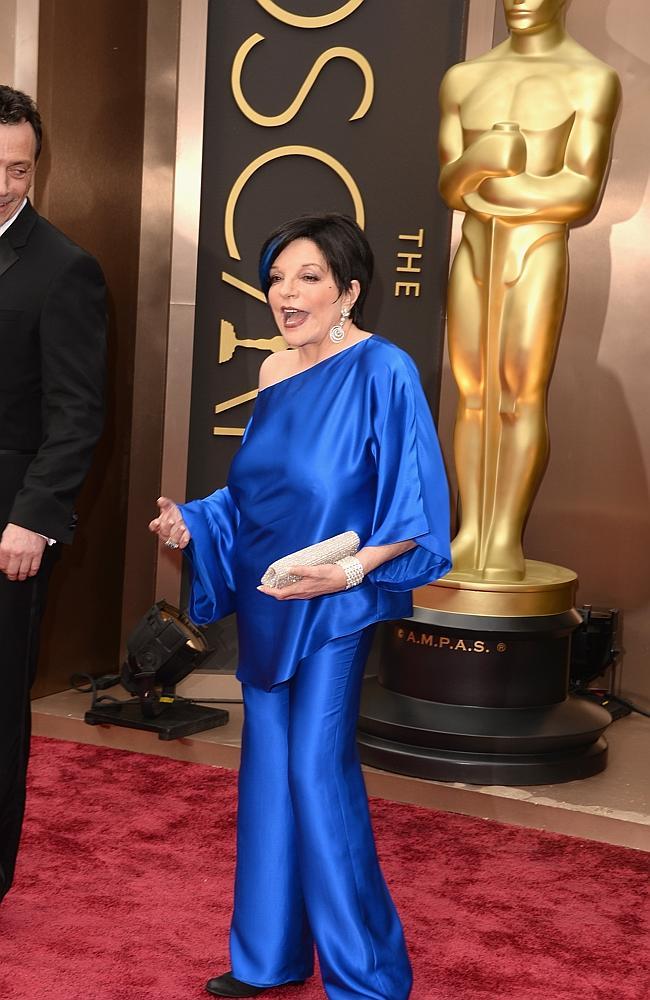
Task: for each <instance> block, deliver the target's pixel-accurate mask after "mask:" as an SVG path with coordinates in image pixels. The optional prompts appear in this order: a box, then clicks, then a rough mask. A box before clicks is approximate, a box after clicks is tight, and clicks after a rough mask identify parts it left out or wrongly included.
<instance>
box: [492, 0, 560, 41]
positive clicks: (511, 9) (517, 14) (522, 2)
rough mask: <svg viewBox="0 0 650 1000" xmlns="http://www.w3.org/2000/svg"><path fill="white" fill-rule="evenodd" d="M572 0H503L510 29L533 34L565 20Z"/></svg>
mask: <svg viewBox="0 0 650 1000" xmlns="http://www.w3.org/2000/svg"><path fill="white" fill-rule="evenodd" d="M568 3H570V0H503V8H504V10H505V14H506V21H507V22H508V27H509V29H510V31H513V32H516V33H517V34H522V35H524V34H532V33H534V32H537V31H539V30H540V29H541V28H545V27H546V26H547V25H551V24H554V23H557V22H558V21H559V22H560V23H563V22H564V16H565V14H566V8H567V6H568Z"/></svg>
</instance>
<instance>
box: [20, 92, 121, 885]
mask: <svg viewBox="0 0 650 1000" xmlns="http://www.w3.org/2000/svg"><path fill="white" fill-rule="evenodd" d="M41 135H42V129H41V121H40V117H39V114H38V110H37V109H36V106H35V105H34V103H33V102H32V100H31V99H30V98H29V97H27V96H26V95H25V94H22V93H20V92H19V91H16V90H13V89H12V88H10V87H4V86H0V532H1V536H0V898H2V896H3V895H4V894H5V893H6V892H7V891H8V889H9V887H10V886H11V883H12V880H13V874H14V867H15V861H16V855H17V852H18V844H19V840H20V831H21V826H22V819H23V812H24V806H25V779H26V772H27V761H28V757H29V740H30V707H29V691H30V687H31V685H32V683H33V680H34V675H35V672H36V657H37V651H38V632H39V626H40V621H41V617H42V613H43V607H44V601H45V593H46V589H47V583H48V579H49V575H50V570H51V567H52V563H53V562H54V559H55V558H56V552H57V548H58V543H66V542H70V541H72V535H73V528H74V506H73V505H74V501H75V497H76V495H77V493H78V491H79V488H80V487H81V484H82V482H83V479H84V476H85V475H86V472H87V471H88V467H89V465H90V460H91V455H92V449H93V446H94V444H95V442H96V441H97V438H98V437H99V434H100V431H101V426H102V415H103V378H104V353H105V327H106V310H105V287H104V279H103V276H102V272H101V269H100V267H99V265H98V264H97V262H96V261H95V260H94V259H93V258H92V257H91V256H89V254H87V253H86V252H85V251H84V250H81V249H80V248H79V247H78V246H76V245H75V244H74V243H72V242H71V241H70V240H69V239H67V237H65V236H64V235H63V233H61V232H59V230H58V229H55V228H54V226H51V225H50V224H49V223H48V222H46V221H45V219H43V218H41V217H40V216H39V215H38V214H37V213H36V212H35V211H34V209H33V208H32V206H31V204H30V202H29V201H28V200H27V192H28V191H29V188H30V185H31V182H32V179H33V176H34V171H35V169H36V162H37V160H38V155H39V152H40V146H41ZM64 612H65V613H66V614H69V615H70V620H71V622H72V621H73V620H74V608H67V609H64Z"/></svg>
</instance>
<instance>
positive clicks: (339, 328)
mask: <svg viewBox="0 0 650 1000" xmlns="http://www.w3.org/2000/svg"><path fill="white" fill-rule="evenodd" d="M349 318H350V310H349V309H348V307H347V306H344V307H343V308H342V309H341V318H340V320H339V321H338V323H337V324H336V326H333V327H332V329H331V330H330V340H331V341H332V343H333V344H340V343H341V341H342V340H345V329H344V327H343V324H344V323H345V321H346V320H347V319H349Z"/></svg>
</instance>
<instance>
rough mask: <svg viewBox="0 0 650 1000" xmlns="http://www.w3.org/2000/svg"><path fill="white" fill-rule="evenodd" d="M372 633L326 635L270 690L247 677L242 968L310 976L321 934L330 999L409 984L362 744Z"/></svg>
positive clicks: (239, 904)
mask: <svg viewBox="0 0 650 1000" xmlns="http://www.w3.org/2000/svg"><path fill="white" fill-rule="evenodd" d="M373 632H374V629H373V627H372V626H371V627H369V628H367V629H364V630H362V631H360V632H356V633H354V634H353V635H351V636H346V637H344V638H340V639H335V640H333V641H332V642H329V643H327V644H326V645H325V646H324V647H323V648H322V649H321V650H319V651H318V652H317V653H314V654H313V655H312V656H309V657H307V658H306V659H305V660H303V661H302V662H301V663H300V665H299V667H298V670H297V671H296V673H295V675H294V677H293V678H292V679H291V680H290V681H288V682H287V683H285V684H282V685H281V686H279V687H276V688H274V689H273V690H272V691H263V690H260V689H259V688H254V687H251V686H250V685H248V684H245V685H244V703H245V713H246V714H245V723H244V733H243V747H242V763H241V771H240V779H239V815H238V830H237V876H236V881H235V910H234V916H233V922H232V930H231V938H230V947H231V958H232V969H233V973H234V975H235V976H236V977H237V978H238V979H241V980H243V981H244V982H247V983H252V984H254V985H258V986H270V985H275V984H279V983H283V982H287V981H290V980H296V979H305V978H307V977H308V976H309V975H310V974H311V973H312V970H313V943H314V942H315V944H316V948H317V950H318V956H319V962H320V966H321V972H322V976H323V982H324V985H325V990H326V993H327V996H328V997H330V1000H353V998H354V1000H362V998H363V1000H406V998H407V997H408V995H409V993H410V990H411V968H410V965H409V960H408V957H407V953H406V947H405V943H404V935H403V933H402V926H401V924H400V921H399V918H398V916H397V913H396V911H395V907H394V905H393V902H392V900H391V898H390V895H389V892H388V889H387V887H386V883H385V882H384V878H383V876H382V873H381V870H380V868H379V863H378V860H377V853H376V850H375V844H374V839H373V834H372V829H371V826H370V816H369V813H368V800H367V796H366V790H365V786H364V783H363V778H362V775H361V767H360V764H359V757H358V753H357V749H356V739H355V734H356V725H357V716H358V711H359V698H360V692H361V681H362V678H363V668H364V664H365V661H366V658H367V654H368V650H369V647H370V642H371V640H372V633H373ZM312 939H313V940H312Z"/></svg>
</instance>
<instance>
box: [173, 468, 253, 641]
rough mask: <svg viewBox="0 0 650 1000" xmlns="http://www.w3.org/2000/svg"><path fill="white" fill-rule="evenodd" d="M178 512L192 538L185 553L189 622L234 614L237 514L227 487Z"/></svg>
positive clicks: (211, 619)
mask: <svg viewBox="0 0 650 1000" xmlns="http://www.w3.org/2000/svg"><path fill="white" fill-rule="evenodd" d="M179 509H180V512H181V515H182V517H183V520H184V521H185V524H186V525H187V528H188V530H189V532H190V535H191V536H192V540H191V542H190V544H189V545H188V546H187V548H186V549H185V555H186V557H187V559H188V561H189V563H190V565H191V567H192V586H191V592H190V605H189V611H190V618H191V619H192V621H194V622H196V623H197V624H198V625H206V624H207V623H208V622H214V621H216V620H217V619H218V618H223V617H224V616H225V615H229V614H231V613H232V612H233V611H234V610H235V582H234V575H233V558H234V550H235V540H236V537H237V528H238V526H239V511H238V510H237V507H236V506H235V503H234V501H233V498H232V496H231V493H230V490H229V489H228V487H227V486H225V487H224V488H223V489H221V490H217V491H216V493H212V494H211V496H209V497H205V499H203V500H192V501H191V503H186V504H181V505H179Z"/></svg>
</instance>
